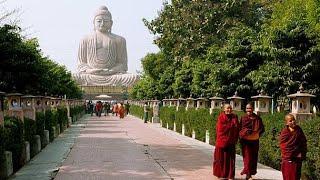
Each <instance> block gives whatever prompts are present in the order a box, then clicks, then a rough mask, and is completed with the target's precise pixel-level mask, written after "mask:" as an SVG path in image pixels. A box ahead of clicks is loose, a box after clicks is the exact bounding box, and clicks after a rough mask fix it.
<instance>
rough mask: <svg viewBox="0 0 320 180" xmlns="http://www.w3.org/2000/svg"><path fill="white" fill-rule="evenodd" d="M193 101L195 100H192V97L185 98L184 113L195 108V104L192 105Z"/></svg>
mask: <svg viewBox="0 0 320 180" xmlns="http://www.w3.org/2000/svg"><path fill="white" fill-rule="evenodd" d="M195 100H196V99H194V98H192V97H189V98H187V105H186V111H187V110H188V109H190V108H194V106H195V103H194V102H195Z"/></svg>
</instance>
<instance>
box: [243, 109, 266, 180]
mask: <svg viewBox="0 0 320 180" xmlns="http://www.w3.org/2000/svg"><path fill="white" fill-rule="evenodd" d="M263 132H264V125H263V123H262V119H261V118H260V117H259V116H257V115H256V114H252V115H247V114H246V115H244V116H242V117H241V119H240V132H239V136H240V144H241V150H242V156H243V170H242V172H241V175H242V174H246V175H247V176H251V175H255V174H257V164H258V152H259V138H260V136H261V134H262V133H263Z"/></svg>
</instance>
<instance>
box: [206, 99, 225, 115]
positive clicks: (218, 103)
mask: <svg viewBox="0 0 320 180" xmlns="http://www.w3.org/2000/svg"><path fill="white" fill-rule="evenodd" d="M209 99H210V100H211V107H210V114H212V112H213V110H214V109H221V108H222V106H223V102H224V99H223V98H221V97H217V96H214V97H211V98H209Z"/></svg>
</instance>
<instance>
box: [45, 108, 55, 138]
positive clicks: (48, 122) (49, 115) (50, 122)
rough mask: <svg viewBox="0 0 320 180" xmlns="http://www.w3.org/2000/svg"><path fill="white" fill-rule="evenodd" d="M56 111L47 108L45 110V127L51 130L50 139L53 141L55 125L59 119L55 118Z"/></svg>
mask: <svg viewBox="0 0 320 180" xmlns="http://www.w3.org/2000/svg"><path fill="white" fill-rule="evenodd" d="M55 116H56V115H55V111H51V110H46V112H45V123H44V124H45V129H46V130H48V131H49V139H50V141H53V139H54V132H53V127H57V121H56V118H55Z"/></svg>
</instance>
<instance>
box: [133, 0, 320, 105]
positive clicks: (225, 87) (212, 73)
mask: <svg viewBox="0 0 320 180" xmlns="http://www.w3.org/2000/svg"><path fill="white" fill-rule="evenodd" d="M319 7H320V2H319V1H316V0H306V1H304V0H288V1H280V0H273V1H266V0H244V1H234V0H221V1H210V0H193V1H191V0H173V1H172V2H171V3H165V4H164V6H163V9H162V10H161V11H160V12H159V15H158V17H156V18H155V19H153V20H151V21H146V20H144V22H145V25H146V26H147V28H148V29H149V30H150V31H151V33H153V34H154V35H155V36H156V40H155V44H157V45H158V46H159V48H160V50H161V51H160V53H158V54H161V56H160V55H158V56H157V59H152V58H150V57H148V56H147V57H146V58H147V59H149V64H148V66H144V72H145V77H151V79H150V78H149V79H148V78H146V80H147V79H148V80H152V81H155V82H153V83H152V84H155V86H154V87H155V88H156V90H155V91H154V93H153V96H156V97H158V98H161V97H168V96H170V95H171V96H172V95H174V96H175V97H179V96H183V97H188V96H190V95H193V96H201V95H203V96H206V97H209V96H214V95H216V94H219V95H220V96H223V97H228V96H231V95H233V94H234V92H235V91H238V93H239V94H240V95H241V96H243V97H246V98H250V96H252V95H256V94H257V91H260V90H264V91H266V92H267V93H268V94H269V95H272V96H274V97H276V98H283V97H286V95H287V94H289V93H293V92H296V91H297V90H298V87H299V86H300V85H301V84H302V85H304V87H305V89H307V90H308V91H309V92H310V93H313V94H316V95H318V94H320V93H319V92H320V79H319V78H317V77H318V72H319V70H320V60H319V59H320V57H319V47H320V42H319V35H320V25H319V22H320V15H319V11H320V8H319ZM161 59H162V60H161ZM143 62H144V61H143ZM167 62H170V63H169V64H168V63H167ZM141 81H145V79H144V78H142V80H141ZM169 93H171V94H169ZM132 97H134V98H136V96H132ZM316 102H318V103H319V102H320V96H317V98H316Z"/></svg>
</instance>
